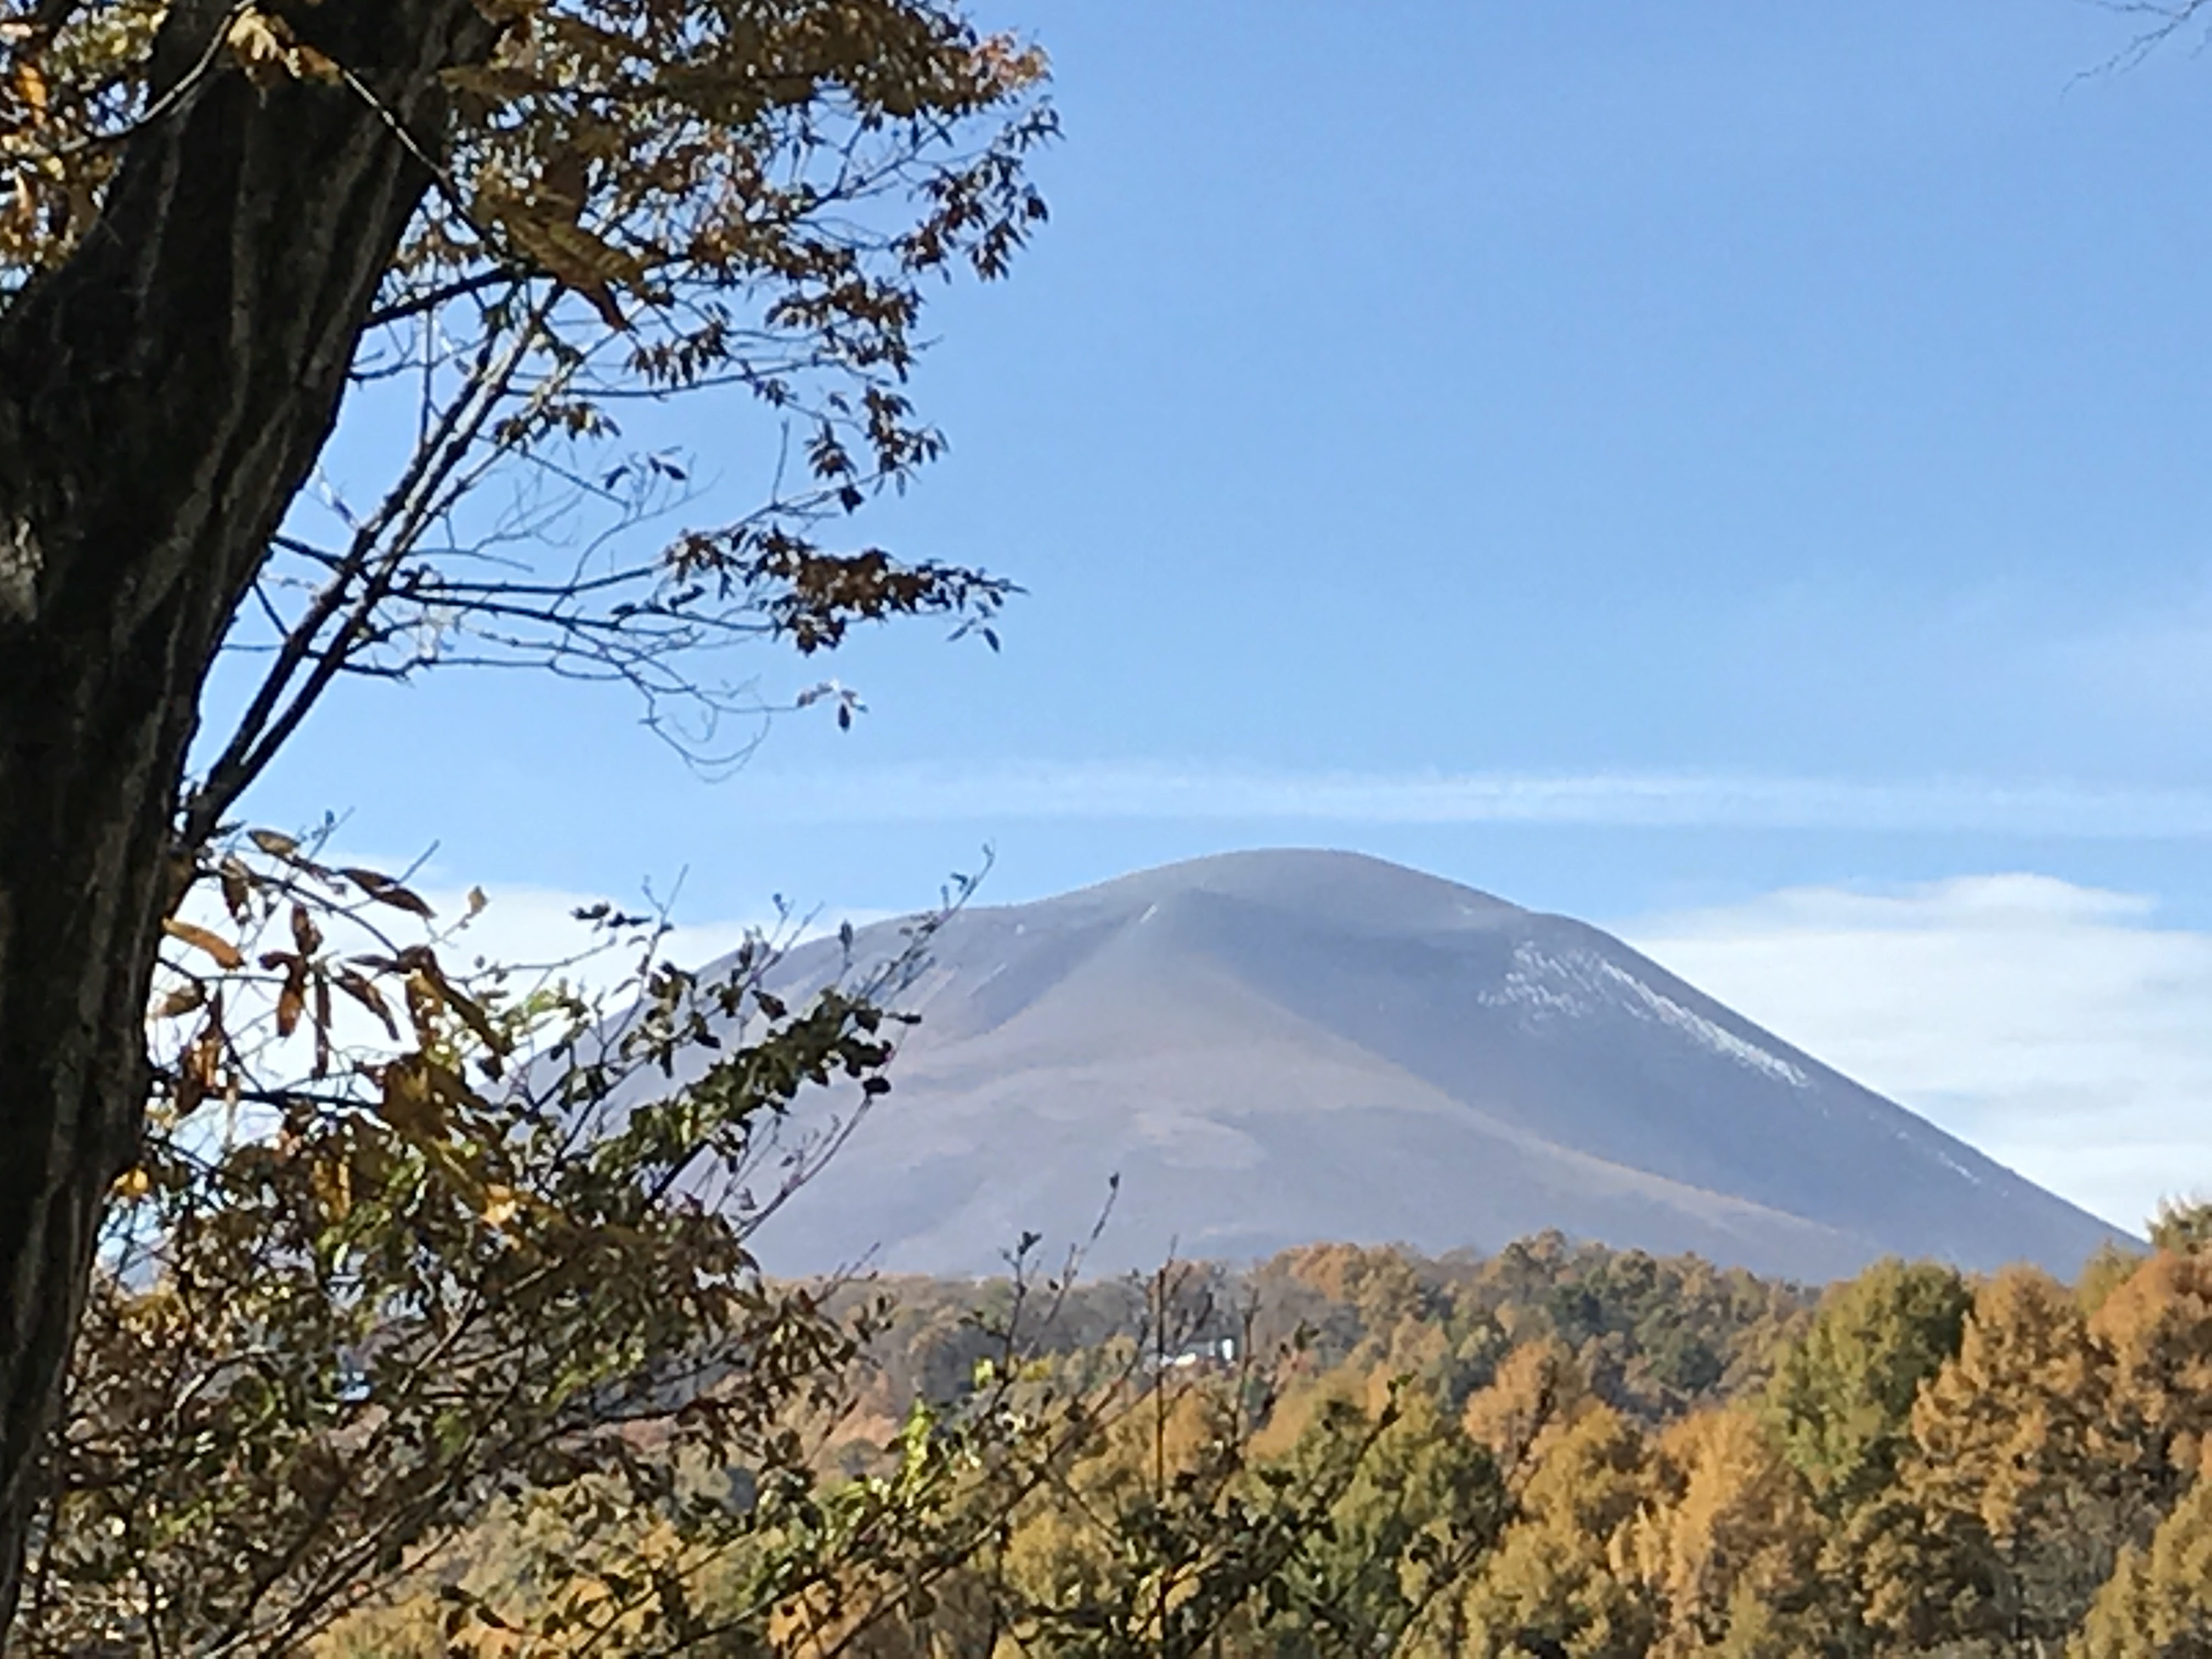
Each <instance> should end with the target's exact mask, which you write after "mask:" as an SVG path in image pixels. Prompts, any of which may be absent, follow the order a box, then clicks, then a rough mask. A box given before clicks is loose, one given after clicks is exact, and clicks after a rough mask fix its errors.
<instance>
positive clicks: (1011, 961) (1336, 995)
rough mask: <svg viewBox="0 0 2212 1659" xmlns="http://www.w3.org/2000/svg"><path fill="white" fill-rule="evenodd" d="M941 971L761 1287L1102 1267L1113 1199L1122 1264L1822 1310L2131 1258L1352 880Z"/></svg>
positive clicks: (1390, 879)
mask: <svg viewBox="0 0 2212 1659" xmlns="http://www.w3.org/2000/svg"><path fill="white" fill-rule="evenodd" d="M897 939H898V934H897V930H896V924H884V925H883V926H882V927H876V928H871V929H868V930H866V931H864V932H863V933H860V935H859V936H858V937H857V939H855V941H854V954H855V956H856V957H857V958H859V959H860V960H862V961H866V959H868V958H869V957H871V956H872V955H873V956H881V955H883V954H885V953H888V952H890V951H893V950H895V949H896V945H897ZM931 956H932V961H931V965H930V966H929V968H928V969H927V971H926V972H925V973H924V975H923V976H922V977H921V980H920V981H918V982H917V983H916V984H915V987H913V990H912V991H911V992H910V993H909V994H908V996H907V997H906V999H905V1000H904V1005H903V1006H907V1007H908V1008H911V1009H912V1010H914V1011H915V1012H918V1013H919V1014H920V1015H921V1025H920V1026H919V1027H918V1028H917V1029H916V1030H915V1032H914V1033H913V1034H912V1035H911V1036H910V1037H909V1038H908V1040H907V1041H906V1042H905V1043H904V1045H903V1047H902V1052H901V1054H900V1057H899V1060H898V1061H897V1064H896V1066H895V1068H894V1073H893V1075H894V1079H895V1082H896V1087H895V1089H894V1091H893V1092H892V1094H891V1095H890V1097H889V1098H888V1100H887V1101H886V1102H885V1103H883V1104H882V1105H880V1106H878V1108H877V1109H876V1110H875V1112H874V1113H873V1114H872V1115H870V1116H869V1117H868V1118H867V1119H866V1121H864V1122H863V1123H862V1124H861V1125H860V1128H859V1129H858V1131H857V1132H856V1133H854V1136H853V1138H852V1139H851V1141H850V1142H849V1143H848V1145H847V1146H846V1147H845V1149H844V1150H843V1151H842V1152H841V1153H839V1155H838V1157H837V1159H836V1164H834V1165H833V1167H832V1168H831V1170H830V1171H829V1173H828V1174H827V1175H826V1176H824V1177H823V1179H822V1180H821V1181H819V1182H817V1183H816V1185H814V1186H813V1187H811V1188H807V1189H805V1190H804V1191H802V1192H801V1193H800V1194H798V1195H797V1196H796V1197H795V1198H794V1199H793V1200H792V1202H791V1203H790V1205H789V1206H787V1209H786V1210H785V1211H784V1212H782V1213H781V1214H779V1215H777V1216H776V1217H775V1218H774V1219H773V1220H772V1221H771V1222H770V1223H769V1225H768V1226H767V1227H766V1228H765V1229H764V1230H763V1232H762V1234H761V1236H760V1240H759V1243H760V1248H761V1250H762V1254H763V1259H764V1260H765V1261H767V1263H768V1265H769V1267H771V1268H773V1269H776V1270H780V1271H800V1270H806V1269H815V1268H821V1267H829V1266H833V1265H836V1264H838V1263H840V1262H845V1261H853V1260H855V1259H857V1258H859V1257H860V1256H861V1255H865V1254H866V1253H868V1252H870V1251H871V1250H873V1251H875V1252H876V1254H877V1259H878V1260H879V1261H882V1262H884V1264H885V1265H887V1266H890V1267H895V1268H898V1269H902V1270H915V1271H927V1272H936V1273H961V1272H979V1271H987V1270H990V1269H991V1268H993V1267H995V1266H997V1265H998V1262H999V1255H1000V1252H1001V1251H1002V1250H1003V1249H1006V1247H1007V1246H1008V1245H1009V1244H1011V1243H1012V1242H1013V1241H1014V1239H1015V1238H1016V1237H1018V1235H1020V1234H1021V1233H1022V1232H1024V1231H1037V1232H1040V1233H1042V1234H1043V1235H1045V1237H1047V1238H1048V1240H1051V1241H1054V1243H1067V1242H1071V1241H1073V1239H1075V1238H1077V1237H1080V1236H1082V1235H1083V1234H1084V1233H1085V1232H1086V1231H1088V1230H1089V1227H1090V1225H1091V1221H1092V1219H1093V1218H1095V1217H1096V1215H1097V1212H1098V1211H1099V1208H1100V1206H1101V1205H1102V1204H1103V1202H1104V1201H1105V1199H1106V1196H1107V1193H1108V1183H1109V1177H1110V1176H1115V1175H1117V1174H1118V1175H1119V1176H1120V1178H1121V1180H1120V1190H1119V1194H1118V1197H1117V1198H1116V1200H1115V1206H1114V1212H1113V1216H1112V1218H1111V1221H1110V1223H1109V1227H1108V1230H1107V1231H1106V1233H1105V1235H1104V1236H1103V1239H1102V1241H1101V1243H1100V1246H1099V1249H1098V1251H1097V1254H1096V1255H1094V1256H1093V1258H1092V1264H1093V1266H1094V1267H1102V1268H1108V1267H1142V1266H1146V1265H1148V1264H1152V1263H1156V1262H1157V1261H1158V1260H1160V1259H1161V1258H1162V1257H1163V1256H1164V1255H1165V1254H1167V1253H1168V1252H1169V1250H1170V1249H1177V1250H1180V1251H1181V1252H1182V1254H1184V1255H1203V1256H1216V1257H1249V1256H1255V1255H1262V1254H1266V1253H1269V1252H1272V1251H1273V1250H1275V1249H1280V1248H1282V1247H1284V1246H1285V1245H1288V1244H1291V1243H1300V1242H1304V1241H1308V1240H1313V1239H1324V1238H1326V1239H1344V1240H1354V1241H1370V1242H1385V1241H1401V1242H1404V1243H1410V1244H1413V1245H1414V1246H1416V1247H1418V1248H1419V1249H1425V1250H1431V1251H1438V1250H1444V1249H1453V1248H1455V1247H1459V1246H1474V1247H1478V1248H1491V1247H1495V1246H1497V1245H1498V1244H1501V1243H1504V1242H1505V1241H1506V1240H1508V1239H1510V1238H1512V1237H1517V1236H1520V1235H1522V1234H1525V1233H1528V1232H1530V1231H1536V1230H1538V1229H1541V1228H1544V1227H1558V1228H1560V1229H1562V1230H1564V1231H1566V1232H1568V1233H1571V1234H1575V1235H1578V1236H1583V1237H1592V1238H1596V1239H1600V1240H1602V1241H1603V1242H1605V1243H1610V1244H1614V1245H1620V1246H1638V1247H1641V1248H1644V1249H1650V1250H1654V1251H1675V1250H1696V1251H1698V1252H1699V1253H1700V1254H1703V1255H1707V1256H1710V1257H1711V1258H1713V1259H1715V1260H1717V1261H1722V1262H1725V1263H1729V1264H1735V1265H1741V1266H1744V1267H1751V1268H1753V1269H1756V1270H1759V1271H1761V1272H1767V1273H1785V1274H1791V1275H1796V1276H1799V1277H1805V1278H1826V1277H1830V1276H1833V1275H1838V1274H1842V1273H1850V1272H1851V1271H1854V1270H1856V1269H1857V1267H1860V1266H1862V1265H1863V1264H1864V1263H1865V1262H1866V1261H1869V1260H1870V1259H1872V1258H1874V1257H1875V1256H1877V1255H1884V1254H1888V1253H1897V1254H1902V1255H1936V1256H1942V1257H1945V1258H1948V1259H1949V1260H1952V1261H1957V1262H1959V1263H1960V1264H1961V1265H1964V1266H1966V1267H1992V1266H1995V1265H1996V1264H1998V1263H2000V1262H2003V1261H2013V1260H2022V1259H2024V1260H2028V1261H2039V1262H2041V1263H2043V1264H2045V1266H2047V1267H2051V1268H2052V1269H2054V1270H2057V1271H2060V1272H2069V1273H2070V1272H2071V1271H2072V1270H2073V1269H2074V1268H2075V1267H2077V1266H2078V1265H2079V1264H2080V1262H2081V1260H2082V1259H2083V1258H2084V1257H2086V1256H2087V1255H2088V1254H2089V1253H2090V1252H2091V1251H2093V1249H2095V1248H2096V1247H2097V1245H2098V1244H2099V1243H2101V1242H2102V1241H2104V1240H2105V1239H2106V1238H2109V1237H2116V1236H2117V1235H2116V1234H2115V1233H2114V1231H2113V1230H2112V1229H2110V1228H2108V1227H2106V1225H2104V1224H2103V1223H2101V1222H2100V1221H2098V1220H2097V1219H2095V1218H2093V1217H2092V1216H2089V1215H2088V1214H2087V1213H2085V1212H2082V1211H2081V1210H2078V1209H2076V1208H2075V1207H2074V1206H2071V1205H2069V1204H2067V1203H2065V1202H2064V1201H2063V1200H2060V1199H2058V1198H2057V1197H2055V1196H2053V1195H2052V1194H2049V1193H2046V1192H2045V1191H2043V1190H2042V1189H2041V1188H2037V1187H2035V1186H2033V1185H2032V1184H2031V1183H2029V1182H2027V1181H2024V1180H2022V1179H2021V1177H2020V1176H2016V1175H2015V1174H2013V1173H2012V1172H2011V1171H2009V1170H2005V1169H2003V1168H2002V1167H2001V1166H2000V1165H1998V1164H1995V1163H1993V1162H1991V1161H1990V1159H1988V1158H1984V1157H1983V1156H1982V1155H1981V1154H1980V1153H1978V1152H1975V1151H1974V1150H1973V1149H1972V1148H1971V1147H1969V1146H1966V1145H1965V1144H1964V1143H1963V1142H1960V1141H1959V1140H1957V1139H1954V1138H1952V1137H1951V1136H1948V1135H1946V1134H1944V1133H1942V1131H1940V1130H1938V1129H1936V1128H1935V1127H1933V1126H1932V1125H1930V1124H1929V1123H1927V1122H1925V1121H1923V1120H1922V1119H1920V1118H1917V1117H1916V1116H1914V1115H1912V1114H1911V1113H1910V1112H1907V1111H1905V1109H1903V1108H1901V1107H1899V1106H1897V1105H1896V1104H1894V1103H1892V1102H1890V1101H1887V1100H1885V1099H1883V1098H1882V1097H1881V1096H1879V1095H1876V1094H1875V1093H1873V1092H1872V1091H1869V1090H1866V1089H1864V1088H1862V1087H1860V1086H1859V1085H1857V1084H1855V1083H1852V1082H1851V1081H1850V1079H1847V1078H1844V1077H1843V1076H1841V1075H1840V1074H1838V1073H1836V1072H1834V1071H1832V1070H1831V1069H1829V1068H1828V1067H1826V1066H1823V1065H1821V1064H1820V1062H1819V1061H1818V1060H1814V1059H1813V1058H1812V1057H1811V1056H1809V1055H1808V1054H1802V1053H1801V1052H1800V1051H1798V1050H1796V1049H1795V1048H1791V1047H1790V1045H1789V1044H1787V1043H1785V1042H1782V1041H1781V1040H1780V1039H1778V1038H1777V1037H1775V1036H1771V1034H1769V1033H1767V1032H1765V1031H1764V1030H1760V1029H1759V1027H1757V1026H1755V1025H1753V1024H1751V1023H1750V1022H1749V1021H1747V1020H1745V1019H1743V1018H1740V1017H1739V1016H1737V1015H1735V1014H1734V1013H1732V1012H1730V1011H1729V1010H1728V1009H1727V1008H1725V1007H1723V1006H1721V1005H1720V1004H1718V1003H1717V1002H1715V1001H1713V1000H1711V998H1709V997H1706V996H1705V995H1703V994H1701V993H1699V992H1698V991H1697V990H1696V989H1694V988H1693V987H1690V986H1688V985H1686V984H1685V983H1683V982H1682V981H1680V980H1678V979H1676V978H1674V976H1673V975H1670V974H1668V972H1667V971H1666V970H1665V969H1662V968H1660V967H1659V966H1658V965H1657V964H1656V963H1652V962H1650V961H1649V960H1648V959H1646V958H1644V957H1641V956H1639V955H1638V954H1637V953H1636V952H1635V951H1632V950H1630V949H1629V948H1628V947H1627V946H1626V945H1623V944H1621V943H1620V941H1619V940H1617V939H1612V938H1610V937H1609V936H1607V934H1605V933H1600V932H1599V931H1598V930H1596V929H1595V928H1592V927H1586V926H1584V925H1583V924H1582V923H1580V922H1577V921H1570V920H1567V919H1565V918H1564V917H1559V916H1551V915H1538V914H1535V913H1533V912H1530V911H1528V910H1523V909H1522V908H1519V907H1517V906H1515V905H1512V904H1509V903H1506V902H1504V901H1502V900H1499V899H1496V898H1492V897H1491V896H1488V895H1486V894H1483V893H1479V892H1476V891H1474V890H1472V889H1468V888H1465V887H1461V886H1459V885H1457V884H1453V883H1450V882H1446V881H1442V880H1439V879H1437V878H1432V877H1429V876H1425V875H1420V874H1418V873H1416V872H1413V871H1409V870H1405V869H1401V868H1400V867H1398V866H1393V865H1389V864H1386V863H1383V862H1382V861H1380V860H1373V859H1369V858H1364V857H1361V856H1358V855H1356V854H1343V853H1320V852H1266V853H1248V854H1227V855H1224V856H1221V857H1218V858H1212V859H1203V860H1195V861H1194V862H1191V863H1187V864H1181V865H1174V866H1168V867H1166V868H1164V869H1159V870H1153V871H1148V872H1143V873H1140V874H1138V875H1133V876H1128V877H1125V878H1121V880H1118V881H1113V882H1109V883H1106V884H1103V885H1101V886H1097V887H1092V888H1087V889H1085V890H1081V891H1079V892H1075V893H1070V894H1066V895H1064V896H1060V897H1058V898H1054V899H1048V900H1045V901H1042V902H1038V903H1034V904H1025V905H1018V906H1009V907H1003V908H979V909H976V910H972V911H969V912H968V913H966V914H964V915H961V916H959V917H957V918H956V919H954V920H953V921H951V923H950V924H948V925H947V927H945V930H944V931H943V933H940V934H939V938H938V939H937V940H936V941H935V942H934V945H933V951H932V953H931ZM839 959H840V952H839V947H838V946H837V945H836V944H835V943H834V942H829V941H824V942H823V943H820V944H817V945H811V946H809V947H806V948H805V949H802V950H800V951H796V952H794V953H793V956H792V957H791V958H790V959H789V961H788V962H787V963H786V964H785V967H784V970H783V974H782V975H781V977H782V978H783V979H785V980H786V981H788V982H789V983H790V984H792V985H793V986H799V985H804V984H805V983H807V982H809V981H815V982H818V981H821V980H823V979H825V978H827V977H829V975H833V974H834V973H835V972H836V970H837V967H838V963H839Z"/></svg>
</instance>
